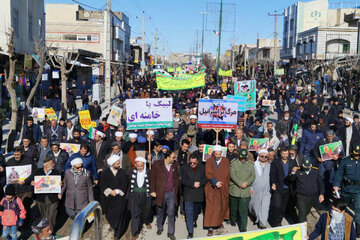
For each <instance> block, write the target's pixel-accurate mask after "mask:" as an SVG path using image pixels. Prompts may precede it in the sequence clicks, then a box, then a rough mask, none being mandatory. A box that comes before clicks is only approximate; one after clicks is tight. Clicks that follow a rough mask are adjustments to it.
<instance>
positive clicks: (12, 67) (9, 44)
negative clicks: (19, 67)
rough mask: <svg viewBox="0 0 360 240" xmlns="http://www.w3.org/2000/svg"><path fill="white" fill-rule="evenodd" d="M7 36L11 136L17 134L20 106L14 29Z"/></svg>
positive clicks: (7, 80)
mask: <svg viewBox="0 0 360 240" xmlns="http://www.w3.org/2000/svg"><path fill="white" fill-rule="evenodd" d="M6 35H7V37H8V39H7V41H8V42H7V47H8V51H7V52H8V54H9V73H8V74H7V73H6V69H5V86H6V89H7V91H8V93H9V95H10V101H11V120H10V135H14V134H16V121H17V113H18V106H17V102H16V92H15V89H14V86H15V82H14V78H15V65H16V61H17V60H16V56H15V42H14V29H13V28H9V32H7V33H6ZM14 138H15V137H14ZM10 139H12V138H10V137H8V139H7V141H6V148H5V152H7V151H8V146H9V140H10ZM12 144H13V143H12ZM12 144H11V145H12Z"/></svg>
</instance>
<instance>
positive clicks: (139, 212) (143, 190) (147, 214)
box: [130, 157, 152, 240]
mask: <svg viewBox="0 0 360 240" xmlns="http://www.w3.org/2000/svg"><path fill="white" fill-rule="evenodd" d="M151 205H152V200H151V196H150V170H147V169H146V159H145V158H143V157H137V158H136V159H135V168H134V169H133V171H132V173H131V176H130V206H131V235H132V239H133V240H134V239H137V238H138V236H139V233H140V231H141V229H142V226H143V224H144V223H145V225H146V228H148V229H151V224H150V223H151V210H152V207H151Z"/></svg>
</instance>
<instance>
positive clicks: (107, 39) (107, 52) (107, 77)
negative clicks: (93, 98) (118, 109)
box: [104, 0, 111, 103]
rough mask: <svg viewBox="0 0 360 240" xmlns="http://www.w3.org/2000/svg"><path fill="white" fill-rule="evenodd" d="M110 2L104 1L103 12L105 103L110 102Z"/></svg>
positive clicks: (109, 0) (108, 0)
mask: <svg viewBox="0 0 360 240" xmlns="http://www.w3.org/2000/svg"><path fill="white" fill-rule="evenodd" d="M110 15H111V0H107V1H106V11H105V24H104V26H105V102H106V103H110V102H111V74H110V71H111V16H110Z"/></svg>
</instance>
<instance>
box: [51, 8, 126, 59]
mask: <svg viewBox="0 0 360 240" xmlns="http://www.w3.org/2000/svg"><path fill="white" fill-rule="evenodd" d="M46 13H47V16H49V18H47V19H46V22H47V27H46V39H47V45H48V46H54V47H60V48H73V49H84V50H87V51H91V52H96V53H100V54H102V55H103V56H104V55H105V54H104V53H105V29H104V12H101V11H86V10H84V9H83V8H82V7H81V6H80V5H77V4H46ZM120 18H121V19H120ZM111 22H112V26H113V27H112V30H111V31H112V36H113V38H112V41H111V49H112V53H113V55H112V60H113V61H122V60H125V59H127V58H129V57H130V55H131V54H130V51H131V50H130V31H131V28H130V26H129V18H128V17H127V16H126V15H124V14H122V13H120V12H116V13H113V14H112V16H111Z"/></svg>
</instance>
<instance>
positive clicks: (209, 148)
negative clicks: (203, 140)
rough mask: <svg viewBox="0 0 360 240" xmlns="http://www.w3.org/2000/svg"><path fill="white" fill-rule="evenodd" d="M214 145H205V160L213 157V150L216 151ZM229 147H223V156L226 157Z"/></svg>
mask: <svg viewBox="0 0 360 240" xmlns="http://www.w3.org/2000/svg"><path fill="white" fill-rule="evenodd" d="M214 147H215V146H214V145H205V146H204V152H203V162H206V160H207V159H209V158H211V156H212V154H213V152H214ZM226 152H227V148H226V147H222V153H221V156H222V157H226Z"/></svg>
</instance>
